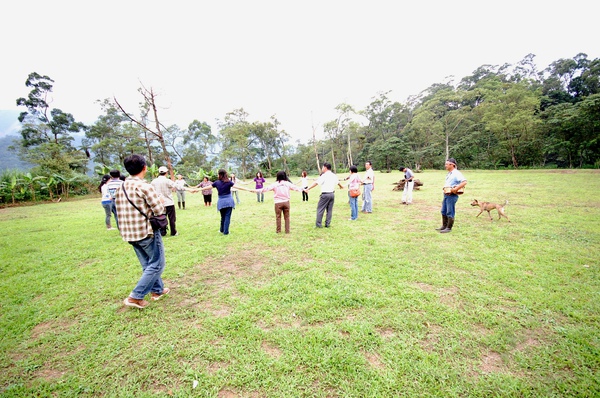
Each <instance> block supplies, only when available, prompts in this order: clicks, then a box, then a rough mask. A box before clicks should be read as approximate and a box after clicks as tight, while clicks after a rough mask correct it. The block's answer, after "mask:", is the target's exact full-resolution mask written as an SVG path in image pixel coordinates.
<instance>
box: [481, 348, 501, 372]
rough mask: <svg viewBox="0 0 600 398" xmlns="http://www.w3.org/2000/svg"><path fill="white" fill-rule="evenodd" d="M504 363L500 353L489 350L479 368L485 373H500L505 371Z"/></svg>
mask: <svg viewBox="0 0 600 398" xmlns="http://www.w3.org/2000/svg"><path fill="white" fill-rule="evenodd" d="M503 368H504V363H503V361H502V357H501V356H500V354H498V353H497V352H494V351H489V352H487V353H486V354H484V355H483V358H481V362H480V364H479V367H478V369H479V370H480V371H481V372H483V373H500V372H502V371H503Z"/></svg>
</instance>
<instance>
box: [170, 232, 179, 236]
mask: <svg viewBox="0 0 600 398" xmlns="http://www.w3.org/2000/svg"><path fill="white" fill-rule="evenodd" d="M171 236H179V232H176V233H175V234H173V235H171Z"/></svg>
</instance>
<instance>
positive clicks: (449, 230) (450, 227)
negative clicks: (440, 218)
mask: <svg viewBox="0 0 600 398" xmlns="http://www.w3.org/2000/svg"><path fill="white" fill-rule="evenodd" d="M453 226H454V218H452V217H448V225H447V226H446V228H444V229H442V230H441V231H440V234H445V233H448V232H452V227H453Z"/></svg>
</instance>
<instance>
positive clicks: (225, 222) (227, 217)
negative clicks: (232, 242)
mask: <svg viewBox="0 0 600 398" xmlns="http://www.w3.org/2000/svg"><path fill="white" fill-rule="evenodd" d="M219 212H220V213H221V229H219V231H220V232H221V233H222V234H223V235H229V222H230V221H231V213H232V212H233V207H224V208H222V209H221V210H219Z"/></svg>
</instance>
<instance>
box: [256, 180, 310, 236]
mask: <svg viewBox="0 0 600 398" xmlns="http://www.w3.org/2000/svg"><path fill="white" fill-rule="evenodd" d="M290 189H292V190H294V191H301V190H302V189H301V188H298V187H297V186H295V185H294V184H292V183H291V182H289V181H288V178H287V175H286V174H285V171H279V172H278V173H277V182H275V183H273V184H271V185H269V186H268V187H265V188H263V189H256V190H255V191H256V192H257V194H258V193H263V192H267V191H273V193H274V194H275V196H274V197H273V201H274V202H275V227H276V228H275V232H277V233H280V232H281V213H283V218H284V220H285V233H286V234H289V233H290Z"/></svg>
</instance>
